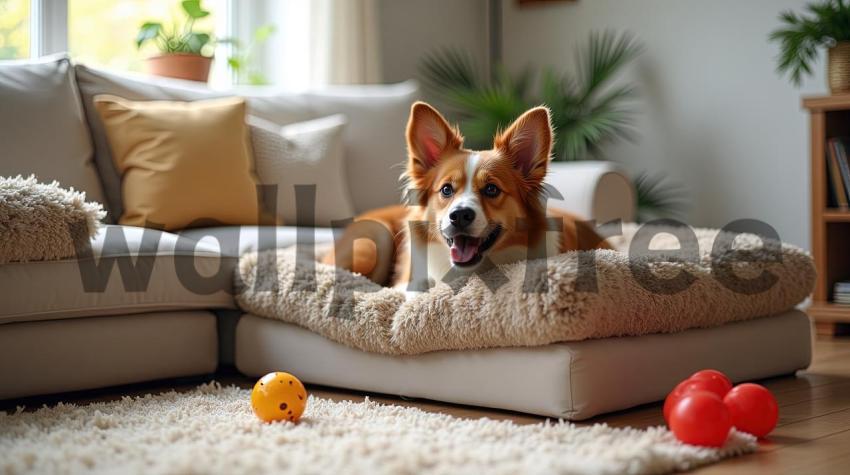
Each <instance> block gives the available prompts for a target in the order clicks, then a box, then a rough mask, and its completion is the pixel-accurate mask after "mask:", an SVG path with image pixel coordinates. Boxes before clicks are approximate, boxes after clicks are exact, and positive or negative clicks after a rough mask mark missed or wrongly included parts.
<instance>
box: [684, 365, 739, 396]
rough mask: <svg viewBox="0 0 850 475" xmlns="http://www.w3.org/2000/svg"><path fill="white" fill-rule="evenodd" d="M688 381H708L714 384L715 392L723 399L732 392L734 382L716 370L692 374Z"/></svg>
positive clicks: (705, 370)
mask: <svg viewBox="0 0 850 475" xmlns="http://www.w3.org/2000/svg"><path fill="white" fill-rule="evenodd" d="M688 379H697V380H708V381H712V384H714V385H715V386H714V389H715V392H717V393H718V394H717V395H718V396H720V397H721V398H722V397H724V396H726V393H728V392H729V391H731V390H732V381H731V380H729V377H728V376H726V375H725V374H723V373H721V372H720V371H717V370H716V369H704V370H702V371H697V372H696V373H694V374H692V375H691V377H690V378H688Z"/></svg>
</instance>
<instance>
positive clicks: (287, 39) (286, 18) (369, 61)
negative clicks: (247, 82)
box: [238, 0, 381, 89]
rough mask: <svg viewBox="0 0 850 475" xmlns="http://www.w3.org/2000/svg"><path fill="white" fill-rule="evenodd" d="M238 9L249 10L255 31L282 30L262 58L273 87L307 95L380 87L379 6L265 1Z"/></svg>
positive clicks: (349, 1)
mask: <svg viewBox="0 0 850 475" xmlns="http://www.w3.org/2000/svg"><path fill="white" fill-rule="evenodd" d="M238 5H239V7H240V8H241V9H246V8H247V9H250V11H249V12H247V15H246V14H245V13H242V15H243V17H245V16H249V17H250V18H251V19H250V21H248V22H247V23H248V24H250V25H252V26H251V28H256V27H257V26H259V25H263V24H269V23H271V24H274V25H275V26H276V27H277V32H276V33H275V34H274V36H272V38H271V39H270V40H269V41H268V42H267V43H266V44H265V45H264V47H263V48H262V51H261V54H260V55H259V56H260V58H259V59H261V61H262V64H263V69H264V70H265V72H266V77H268V78H269V80H270V81H271V82H272V83H275V84H278V85H281V86H284V87H287V88H293V89H303V88H310V87H315V86H321V85H328V84H368V83H378V82H380V81H381V54H380V42H379V31H378V5H377V0H265V1H253V2H244V1H240V2H238ZM242 23H245V22H242ZM243 29H244V27H243ZM243 34H244V33H243V32H240V36H242V35H243ZM248 35H250V33H248Z"/></svg>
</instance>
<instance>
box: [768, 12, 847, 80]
mask: <svg viewBox="0 0 850 475" xmlns="http://www.w3.org/2000/svg"><path fill="white" fill-rule="evenodd" d="M806 11H807V12H808V14H809V15H803V14H797V13H795V12H793V11H785V12H782V14H781V15H780V17H779V18H780V20H781V21H782V23H783V26H782V27H780V28H778V29H776V30H775V31H773V32H772V33H771V35H770V39H771V40H772V41H777V42H779V44H780V48H781V52H780V55H779V58H778V60H779V64H778V66H777V70H778V72H779V73H780V74H784V73H788V74H789V75H790V78H791V82H793V83H794V85H796V86H799V85H800V83H801V82H802V80H803V77H804V76H808V75H811V74H812V65H813V63H814V62H815V61H816V60H817V58H818V50H819V49H821V48H826V49H827V58H828V59H827V77H828V80H829V88H830V90H831V91H832V92H833V93H847V92H850V1H848V0H825V1H821V2H817V3H810V4H808V5H806Z"/></svg>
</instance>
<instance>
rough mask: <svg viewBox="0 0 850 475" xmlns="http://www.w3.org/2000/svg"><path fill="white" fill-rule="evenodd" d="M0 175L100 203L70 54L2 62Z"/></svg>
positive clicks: (101, 195) (99, 192)
mask: <svg viewBox="0 0 850 475" xmlns="http://www.w3.org/2000/svg"><path fill="white" fill-rule="evenodd" d="M0 131H2V137H3V141H2V144H0V147H2V151H0V154H2V157H3V158H2V160H0V176H16V175H23V176H29V175H31V174H35V175H36V177H37V178H38V179H39V180H40V181H42V182H46V183H50V182H51V181H53V180H57V181H58V182H59V184H60V185H61V186H63V187H66V188H67V187H74V188H75V189H76V190H78V191H84V192H85V193H86V199H88V200H89V201H98V202H101V203H102V202H103V200H104V193H103V189H102V188H101V185H100V180H99V179H98V176H97V171H96V169H95V166H94V162H93V160H92V159H93V155H92V146H91V142H90V137H89V131H88V127H87V126H86V121H85V118H84V116H83V108H82V105H81V104H80V97H79V94H78V92H77V84H76V81H75V80H74V72H73V69H72V66H71V64H70V62H69V61H68V58H67V57H65V56H51V57H47V58H42V59H40V60H33V61H0Z"/></svg>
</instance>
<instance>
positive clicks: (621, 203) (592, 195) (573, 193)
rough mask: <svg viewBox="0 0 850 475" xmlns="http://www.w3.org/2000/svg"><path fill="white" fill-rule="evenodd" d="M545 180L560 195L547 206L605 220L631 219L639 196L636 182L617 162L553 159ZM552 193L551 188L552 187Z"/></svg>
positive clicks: (629, 220)
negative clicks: (562, 160)
mask: <svg viewBox="0 0 850 475" xmlns="http://www.w3.org/2000/svg"><path fill="white" fill-rule="evenodd" d="M546 183H547V184H549V185H551V187H552V188H554V191H557V192H558V194H560V196H561V199H558V198H557V195H553V196H551V197H550V199H549V202H548V206H549V207H552V208H558V209H562V210H565V211H569V212H571V213H575V214H577V215H579V216H581V217H583V218H587V219H595V220H596V221H597V222H599V223H604V222H607V221H610V220H612V219H622V220H623V221H624V222H632V221H634V219H635V209H636V205H637V197H636V194H635V189H634V185H633V184H632V182H631V180H630V179H629V178H628V176H626V174H625V173H624V172H623V171H622V169H620V168H619V167H618V166H617V165H616V164H614V163H611V162H603V161H579V162H552V163H550V164H549V173H548V174H547V175H546ZM550 193H552V191H551V190H550Z"/></svg>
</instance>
